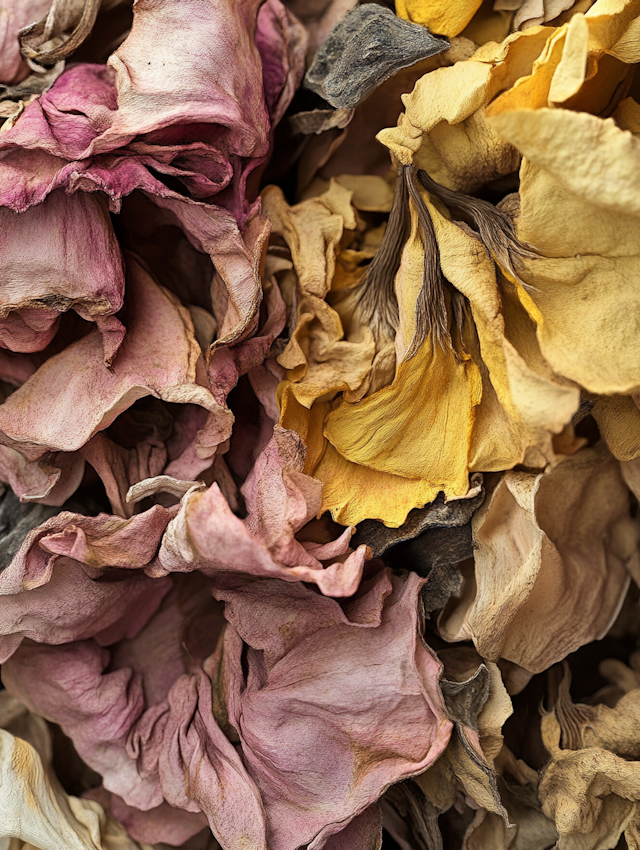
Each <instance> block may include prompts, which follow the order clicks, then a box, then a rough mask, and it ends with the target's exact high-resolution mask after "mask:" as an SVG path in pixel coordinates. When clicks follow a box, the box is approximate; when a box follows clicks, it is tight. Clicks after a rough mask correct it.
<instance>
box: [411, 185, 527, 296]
mask: <svg viewBox="0 0 640 850" xmlns="http://www.w3.org/2000/svg"><path fill="white" fill-rule="evenodd" d="M418 180H419V181H420V183H421V184H422V186H423V187H424V188H425V189H426V190H427V192H429V194H431V195H434V196H435V197H436V198H439V199H440V200H441V201H442V203H443V204H445V205H446V206H447V207H449V209H450V210H452V211H453V210H457V211H458V212H459V213H462V214H463V216H465V217H466V218H467V219H468V221H469V222H470V224H471V225H472V226H473V228H474V229H475V230H476V232H477V233H478V236H479V237H480V240H481V241H482V243H483V244H484V246H485V248H486V249H487V252H488V253H489V256H490V257H492V258H493V260H494V261H495V262H496V263H497V264H498V266H500V267H501V268H502V269H504V270H505V271H506V272H507V273H508V274H509V275H510V276H511V277H513V278H514V280H517V281H518V283H521V284H522V285H523V286H527V284H526V283H524V281H522V280H521V279H520V276H519V273H518V267H521V266H522V262H523V260H525V259H530V258H533V257H536V256H537V254H536V253H535V252H534V251H533V249H532V248H531V246H529V245H526V244H525V243H523V242H520V240H519V239H518V237H517V236H516V232H515V228H514V226H513V222H512V220H511V218H510V217H509V216H508V215H507V214H506V213H505V212H503V211H502V210H499V209H498V208H497V207H495V206H494V205H493V204H490V203H489V202H488V201H483V200H481V199H480V198H473V197H471V196H470V195H463V194H462V193H461V192H454V191H453V189H448V188H447V187H446V186H441V185H440V183H436V181H435V180H433V179H432V178H431V177H429V175H428V174H427V172H426V171H423V170H422V169H420V170H419V171H418ZM529 288H530V287H529Z"/></svg>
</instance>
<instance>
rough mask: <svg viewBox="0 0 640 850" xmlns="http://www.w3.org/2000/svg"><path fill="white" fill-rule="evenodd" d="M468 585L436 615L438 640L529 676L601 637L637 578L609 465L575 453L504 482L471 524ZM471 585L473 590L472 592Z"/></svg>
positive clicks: (620, 492)
mask: <svg viewBox="0 0 640 850" xmlns="http://www.w3.org/2000/svg"><path fill="white" fill-rule="evenodd" d="M473 527H474V539H475V545H476V547H477V549H476V553H475V577H474V578H473V579H471V578H470V579H469V580H468V582H467V586H468V591H467V593H468V594H469V596H470V597H471V600H472V601H471V602H470V600H469V599H468V598H466V597H465V595H464V593H463V596H462V597H461V599H460V600H459V602H458V603H457V604H453V605H452V606H451V607H450V608H449V609H445V612H444V613H443V615H442V617H441V619H440V623H439V625H440V630H441V632H442V634H443V636H444V637H446V638H447V639H448V640H464V639H466V640H469V639H472V640H473V641H474V643H475V645H476V648H477V650H478V652H479V653H480V654H481V655H482V656H483V657H484V658H488V659H490V660H493V661H497V660H498V659H499V658H506V659H508V660H510V661H513V662H515V663H516V664H519V665H520V666H522V667H524V668H525V669H527V670H529V671H531V672H534V673H536V672H539V671H541V670H544V669H546V668H547V667H549V666H550V665H551V664H553V663H554V662H556V661H559V660H560V659H562V658H564V657H565V656H566V655H567V654H568V653H570V652H573V651H574V650H575V649H577V648H578V647H580V646H582V645H583V644H585V643H588V642H589V641H591V640H594V639H598V638H600V637H602V636H603V635H604V634H606V632H607V630H608V629H609V627H610V625H611V623H612V622H613V620H614V619H615V616H616V614H617V612H618V610H619V608H620V605H621V604H622V601H623V598H624V595H625V592H626V589H627V587H628V583H629V573H628V572H627V567H630V568H632V569H634V570H635V569H637V567H636V566H635V562H636V560H637V558H638V552H637V542H636V533H635V529H634V527H633V521H632V520H631V518H630V514H629V501H628V495H627V491H626V488H625V485H624V482H623V481H622V477H621V474H620V472H619V469H618V465H617V463H616V461H615V460H614V458H613V457H612V456H611V455H610V454H609V453H608V452H607V451H606V449H604V447H602V446H599V447H596V448H595V449H582V450H581V451H579V452H577V453H576V454H574V455H571V456H569V457H566V458H565V459H564V460H561V461H560V462H558V463H556V464H555V465H553V466H551V467H550V468H549V469H548V470H547V471H546V472H544V473H542V474H540V475H532V474H529V473H525V472H508V473H506V474H505V475H504V476H503V477H502V479H501V480H500V482H499V483H498V485H497V486H496V487H495V489H494V491H493V493H492V494H491V495H490V497H489V498H488V499H487V501H486V502H485V504H484V505H483V507H482V508H481V509H480V510H479V511H478V513H477V514H476V516H475V517H474V520H473ZM473 582H475V585H476V587H475V590H474V589H473Z"/></svg>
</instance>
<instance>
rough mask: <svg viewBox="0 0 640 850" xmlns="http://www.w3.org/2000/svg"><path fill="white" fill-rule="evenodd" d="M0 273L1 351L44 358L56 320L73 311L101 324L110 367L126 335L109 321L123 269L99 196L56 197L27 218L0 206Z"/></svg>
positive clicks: (120, 293)
mask: <svg viewBox="0 0 640 850" xmlns="http://www.w3.org/2000/svg"><path fill="white" fill-rule="evenodd" d="M35 232H37V234H38V238H37V239H35V240H34V239H33V234H34V233H35ZM25 246H29V248H28V249H25ZM88 257H90V258H91V262H87V258H88ZM0 274H1V275H2V280H3V289H2V303H1V304H0V345H2V346H3V347H5V348H10V349H11V350H13V351H24V352H29V351H41V350H42V349H43V348H45V347H46V346H47V345H48V344H49V342H50V341H51V339H52V338H53V336H54V334H55V332H56V330H57V327H58V323H59V319H60V315H61V313H64V312H65V311H66V310H69V309H73V310H75V311H76V312H77V313H79V314H80V315H81V316H82V317H83V318H85V319H88V320H89V321H96V320H102V321H101V325H102V327H103V329H104V330H105V331H106V332H107V335H106V339H105V360H106V361H107V362H108V363H109V362H111V360H112V359H113V357H114V356H115V354H116V352H117V350H118V348H119V346H120V343H121V342H122V338H123V336H124V328H123V327H122V325H121V324H120V322H119V321H118V320H117V319H116V317H115V316H114V315H113V314H114V313H116V312H117V311H118V310H120V308H121V307H122V301H123V295H124V267H123V263H122V257H121V255H120V249H119V247H118V243H117V241H116V237H115V234H114V232H113V227H112V226H111V222H110V220H109V212H108V208H107V201H106V198H104V196H103V197H100V196H99V195H96V194H93V195H87V194H85V193H82V192H79V193H76V194H75V195H67V194H66V193H65V192H63V191H60V190H58V191H56V192H53V193H52V194H51V195H49V196H48V197H47V198H46V200H45V201H44V202H43V203H42V204H40V205H38V206H36V207H33V208H31V209H29V210H27V212H24V213H15V212H12V211H11V210H10V209H7V208H2V207H0ZM107 317H109V318H110V322H109V323H107V324H105V320H106V319H107Z"/></svg>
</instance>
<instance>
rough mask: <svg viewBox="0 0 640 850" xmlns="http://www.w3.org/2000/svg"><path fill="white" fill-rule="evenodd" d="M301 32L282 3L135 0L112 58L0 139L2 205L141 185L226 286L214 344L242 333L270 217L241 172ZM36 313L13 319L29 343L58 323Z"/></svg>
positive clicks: (264, 134)
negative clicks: (208, 258)
mask: <svg viewBox="0 0 640 850" xmlns="http://www.w3.org/2000/svg"><path fill="white" fill-rule="evenodd" d="M305 39H306V35H305V33H304V30H303V28H302V27H301V26H300V25H299V24H298V23H297V22H296V21H295V19H294V18H293V16H291V15H290V13H288V12H287V11H286V10H285V9H284V7H283V6H282V4H281V3H280V0H268V2H267V3H266V4H261V3H260V0H244V2H238V0H163V2H158V0H138V2H137V3H136V4H135V7H134V24H133V28H132V30H131V33H130V35H129V36H128V37H127V39H126V40H125V42H124V43H123V45H122V46H121V47H120V48H119V50H118V51H117V52H116V53H115V54H114V55H113V56H112V57H111V59H110V60H109V61H110V66H98V65H78V66H75V67H72V68H70V69H69V70H68V71H67V72H65V73H64V74H62V75H61V76H60V77H59V78H58V80H57V81H56V83H55V84H54V86H53V87H52V89H51V90H50V91H48V92H46V93H45V94H44V95H42V96H41V97H40V98H39V99H38V100H37V101H35V102H34V103H32V104H30V105H29V106H28V107H27V109H26V110H25V113H24V115H23V116H22V117H21V118H20V120H19V121H18V122H17V123H16V125H15V126H14V127H13V128H12V129H10V130H9V131H7V132H6V133H5V134H3V137H2V140H1V143H0V150H2V152H3V157H2V161H1V162H0V206H4V207H7V208H8V209H9V210H13V211H14V212H16V213H25V211H26V210H28V209H29V208H30V207H32V206H33V205H38V204H41V203H42V202H43V201H44V199H45V198H46V197H47V195H48V194H49V193H51V192H53V191H55V190H56V189H64V190H65V191H66V192H67V193H74V192H96V191H100V192H104V193H105V194H106V195H108V196H109V198H110V199H111V208H112V210H113V211H117V210H118V209H119V205H120V201H121V199H122V198H123V197H124V196H126V195H129V194H130V193H131V192H133V191H134V190H136V189H139V190H141V191H143V192H144V193H145V194H147V195H148V196H149V197H150V198H151V199H152V200H153V201H154V202H155V203H157V204H158V205H159V206H161V207H162V208H164V209H166V210H168V211H169V212H170V213H171V214H172V215H173V216H174V217H175V219H176V221H177V223H178V224H179V226H180V227H182V229H183V230H184V231H185V233H186V234H187V236H188V238H189V239H190V241H191V243H192V244H193V245H194V247H196V248H197V249H198V250H201V251H203V252H205V253H208V254H209V255H210V256H211V259H212V261H213V263H214V265H215V268H216V271H217V273H218V274H219V275H220V278H221V280H222V281H223V282H224V285H225V287H226V290H227V293H228V305H227V310H226V316H225V317H223V320H222V321H219V322H218V324H219V334H218V343H219V344H220V343H223V342H229V341H232V340H234V339H237V338H239V337H240V336H242V335H243V334H246V333H247V332H248V331H249V326H250V324H251V322H252V320H253V319H254V317H255V315H256V311H257V308H258V305H259V303H260V298H261V290H260V281H259V275H258V264H259V261H260V255H261V251H262V245H263V243H264V239H265V238H266V226H267V225H266V222H265V221H264V220H262V218H261V217H260V216H259V215H258V209H259V202H254V203H252V202H250V201H249V199H248V198H247V192H246V183H247V178H248V176H249V174H250V173H251V172H252V171H253V170H255V169H256V168H257V167H259V166H260V165H262V164H263V163H264V162H265V160H266V157H267V154H268V151H269V138H270V130H271V126H272V121H277V120H279V118H280V117H281V116H282V114H283V112H284V110H285V109H286V107H287V105H288V103H289V100H290V99H291V97H292V96H293V93H294V91H295V89H296V87H297V85H298V84H299V81H300V79H301V76H302V73H303V70H304V57H303V54H304V47H305V43H306V41H305ZM263 59H264V69H263ZM239 60H240V61H239ZM176 188H178V189H179V191H176ZM205 201H206V202H205ZM214 201H215V204H214V203H213V202H214ZM7 214H8V213H7ZM30 218H31V219H32V218H33V214H31V216H30ZM54 218H55V217H54ZM250 219H253V225H251V226H250V227H249V228H248V230H247V224H248V222H249V220H250ZM28 221H29V217H28V218H25V223H24V226H25V227H26V226H29V225H28ZM25 273H28V270H27V272H25ZM44 294H45V295H46V294H47V293H46V292H45V293H44ZM28 295H29V293H18V295H17V296H16V298H17V299H18V300H22V301H24V300H25V299H27V298H28ZM90 296H91V292H89V291H87V292H83V293H81V294H79V296H78V297H82V298H84V299H85V301H88V300H89V299H90ZM14 300H16V299H14ZM1 308H2V304H0V309H1ZM6 309H7V310H9V309H11V306H10V305H8V306H7V308H6ZM45 319H46V316H40V315H38V316H36V317H33V316H32V315H31V314H25V315H22V320H23V321H24V322H26V324H27V328H28V329H29V330H30V331H31V336H32V337H33V336H34V335H35V337H36V338H37V339H38V340H42V339H44V338H45V333H46V332H49V333H53V332H54V331H55V329H54V328H53V325H54V323H55V319H56V316H51V317H50V321H49V324H48V325H47V324H46V321H45ZM34 323H35V324H34ZM25 333H26V332H25ZM0 342H1V334H0ZM34 344H35V343H33V342H32V343H31V345H32V346H33V345H34ZM23 345H24V343H23ZM116 348H117V345H115V344H114V343H112V344H111V347H108V346H105V351H107V350H108V354H109V355H112V354H113V352H114V351H115V350H116ZM21 350H22V349H21Z"/></svg>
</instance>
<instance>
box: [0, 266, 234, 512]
mask: <svg viewBox="0 0 640 850" xmlns="http://www.w3.org/2000/svg"><path fill="white" fill-rule="evenodd" d="M127 274H128V280H127V304H126V316H125V319H126V323H127V335H126V337H125V340H124V342H123V344H122V346H121V348H120V351H119V353H118V356H117V357H116V359H115V361H114V363H113V364H112V366H111V368H108V367H107V366H106V365H105V363H104V360H103V357H102V337H101V335H100V332H99V331H98V330H94V331H91V332H90V333H89V334H87V335H86V336H84V337H82V338H81V339H79V340H77V341H76V342H74V343H72V344H71V345H69V346H68V347H67V348H65V349H64V350H63V351H62V352H60V354H57V355H55V356H54V357H51V358H50V359H49V360H47V361H46V362H45V363H44V364H43V365H42V366H41V367H40V368H39V369H38V370H37V371H36V372H35V373H34V375H33V376H32V377H31V378H29V380H27V382H26V383H25V384H23V385H22V386H21V387H20V388H19V389H18V390H16V392H14V393H13V394H12V395H10V396H9V398H8V399H7V400H6V401H5V403H4V404H3V405H1V406H0V442H2V443H3V444H4V445H5V446H9V447H10V448H14V449H17V450H18V451H19V452H20V453H21V454H22V455H23V456H24V457H25V458H26V459H27V460H28V461H31V462H33V461H38V460H41V459H45V460H46V458H47V457H48V455H49V453H51V452H75V451H78V450H79V449H82V448H83V446H85V445H86V444H87V443H88V442H89V440H91V438H92V437H93V436H94V435H95V434H97V433H98V432H100V431H102V430H104V429H105V428H107V427H108V426H109V425H110V424H111V423H112V422H113V421H114V420H115V419H116V417H117V416H118V415H119V414H121V413H122V412H123V411H125V410H126V409H127V408H128V407H130V406H131V405H132V404H133V403H134V402H135V401H136V400H138V399H141V398H144V397H145V396H149V395H151V396H155V397H156V398H160V399H162V400H164V401H167V402H176V403H180V404H195V405H198V406H201V407H203V408H204V409H205V410H208V411H209V412H210V413H212V414H214V415H213V416H212V417H210V419H209V420H207V428H206V429H205V430H206V441H207V444H208V445H209V446H214V447H215V445H217V444H218V443H220V442H223V441H224V440H225V439H227V437H228V435H229V433H230V429H231V423H232V421H233V416H232V414H231V413H230V411H228V410H226V409H223V408H221V407H220V405H218V404H217V403H216V401H215V399H214V398H213V396H212V395H211V393H210V392H209V390H208V389H207V387H206V383H207V380H206V375H205V372H204V364H203V361H202V355H201V351H200V348H199V346H198V344H197V343H196V341H195V337H194V333H193V325H192V322H191V319H190V317H189V313H188V311H187V310H186V309H185V308H183V307H182V306H181V305H180V304H179V303H178V301H177V299H176V298H175V297H174V296H172V295H171V294H170V293H168V292H166V291H165V290H161V289H160V288H159V287H158V286H157V284H156V283H155V282H154V281H153V280H152V278H151V277H150V276H149V274H148V273H147V272H146V271H145V269H144V268H143V267H142V266H141V265H140V263H139V262H138V261H137V260H136V259H135V258H134V257H129V259H128V261H127ZM70 411H73V417H71V418H70V416H69V412H70ZM214 432H215V434H214ZM196 440H197V436H196ZM103 451H105V449H104V447H103ZM213 451H215V448H214V449H213ZM213 451H211V450H209V454H210V455H211V454H212V453H213ZM86 456H87V459H88V460H89V461H90V462H91V460H94V459H95V458H96V456H97V459H95V463H96V467H97V469H98V471H104V473H105V477H107V475H113V474H117V468H116V469H112V470H110V469H109V467H108V463H103V462H102V461H101V458H100V451H99V447H97V446H96V445H95V444H93V446H92V447H91V448H90V449H87V454H86ZM138 467H139V465H138ZM134 471H135V469H134ZM146 471H147V470H146V469H144V468H143V470H142V472H143V474H144V473H145V472H146ZM150 471H152V472H153V471H156V472H157V471H158V470H157V468H155V467H153V466H152V468H151V470H150ZM139 473H140V469H139V468H138V474H139ZM138 480H139V479H138ZM135 483H136V481H135V480H133V481H132V480H129V481H128V485H129V486H130V485H131V484H135ZM121 489H122V488H121ZM110 490H113V488H112V487H111V486H110ZM120 494H121V490H119V491H118V497H120ZM45 495H46V494H45ZM110 495H111V493H110ZM113 495H114V501H116V493H115V492H114V493H113Z"/></svg>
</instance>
